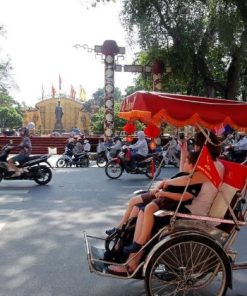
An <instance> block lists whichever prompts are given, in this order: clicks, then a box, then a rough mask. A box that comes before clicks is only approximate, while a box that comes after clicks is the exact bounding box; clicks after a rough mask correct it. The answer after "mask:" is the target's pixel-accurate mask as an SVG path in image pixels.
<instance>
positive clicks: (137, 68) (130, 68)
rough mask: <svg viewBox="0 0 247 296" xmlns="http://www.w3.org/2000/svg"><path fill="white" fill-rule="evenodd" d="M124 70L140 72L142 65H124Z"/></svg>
mask: <svg viewBox="0 0 247 296" xmlns="http://www.w3.org/2000/svg"><path fill="white" fill-rule="evenodd" d="M124 72H137V73H142V72H143V66H142V65H124Z"/></svg>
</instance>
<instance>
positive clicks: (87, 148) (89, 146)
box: [84, 143, 91, 152]
mask: <svg viewBox="0 0 247 296" xmlns="http://www.w3.org/2000/svg"><path fill="white" fill-rule="evenodd" d="M90 149H91V145H90V144H89V143H86V144H84V151H85V152H89V151H90Z"/></svg>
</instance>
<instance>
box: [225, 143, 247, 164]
mask: <svg viewBox="0 0 247 296" xmlns="http://www.w3.org/2000/svg"><path fill="white" fill-rule="evenodd" d="M220 158H222V159H225V160H229V161H233V162H237V163H243V162H244V161H245V160H246V158H247V150H236V148H235V147H234V146H233V145H227V146H225V148H224V151H223V153H222V155H221V157H220Z"/></svg>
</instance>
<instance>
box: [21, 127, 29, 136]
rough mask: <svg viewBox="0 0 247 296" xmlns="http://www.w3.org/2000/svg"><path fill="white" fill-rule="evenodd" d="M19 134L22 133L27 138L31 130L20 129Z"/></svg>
mask: <svg viewBox="0 0 247 296" xmlns="http://www.w3.org/2000/svg"><path fill="white" fill-rule="evenodd" d="M19 132H20V133H23V136H26V137H28V136H29V129H28V128H26V127H22V128H20V129H19Z"/></svg>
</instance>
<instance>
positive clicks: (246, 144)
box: [233, 132, 247, 159]
mask: <svg viewBox="0 0 247 296" xmlns="http://www.w3.org/2000/svg"><path fill="white" fill-rule="evenodd" d="M233 147H234V155H235V157H236V158H237V159H238V158H243V157H247V135H246V134H245V133H243V132H240V133H239V140H238V142H237V143H236V144H234V145H233Z"/></svg>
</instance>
